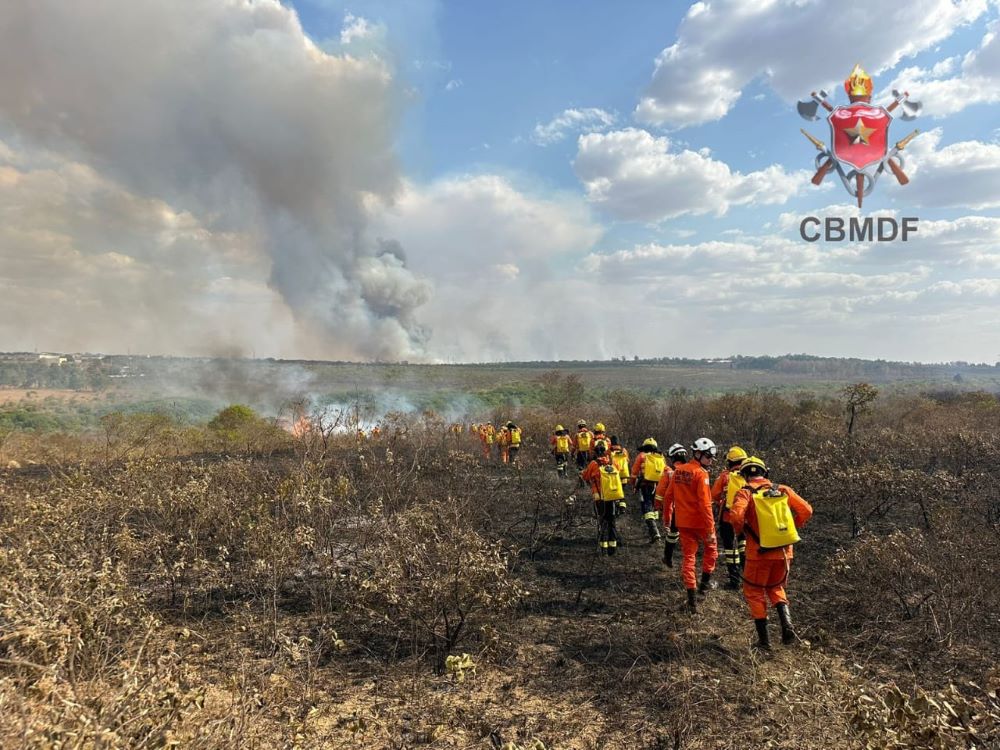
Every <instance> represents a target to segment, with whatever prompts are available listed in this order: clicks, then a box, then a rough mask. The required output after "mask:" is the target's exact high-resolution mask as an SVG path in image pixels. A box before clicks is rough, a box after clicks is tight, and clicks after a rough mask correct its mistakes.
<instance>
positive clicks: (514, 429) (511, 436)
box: [504, 422, 521, 464]
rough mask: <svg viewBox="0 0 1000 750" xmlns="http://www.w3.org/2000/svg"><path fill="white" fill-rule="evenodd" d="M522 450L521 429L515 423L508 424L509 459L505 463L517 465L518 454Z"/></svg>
mask: <svg viewBox="0 0 1000 750" xmlns="http://www.w3.org/2000/svg"><path fill="white" fill-rule="evenodd" d="M519 450H521V428H520V427H518V426H517V425H516V424H514V423H513V422H508V423H507V459H506V460H505V461H504V463H511V464H513V463H517V452H518V451H519Z"/></svg>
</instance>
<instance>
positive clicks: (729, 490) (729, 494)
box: [726, 471, 747, 510]
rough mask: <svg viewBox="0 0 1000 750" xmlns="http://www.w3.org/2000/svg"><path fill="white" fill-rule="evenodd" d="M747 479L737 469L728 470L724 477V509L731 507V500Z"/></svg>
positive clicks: (732, 500) (734, 498) (730, 508)
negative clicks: (727, 474)
mask: <svg viewBox="0 0 1000 750" xmlns="http://www.w3.org/2000/svg"><path fill="white" fill-rule="evenodd" d="M746 483H747V480H746V479H744V478H743V475H742V474H740V473H739V472H738V471H730V472H729V477H728V478H727V479H726V510H732V509H733V502H734V501H735V500H736V493H737V492H739V491H740V490H741V489H742V488H743V485H745V484H746Z"/></svg>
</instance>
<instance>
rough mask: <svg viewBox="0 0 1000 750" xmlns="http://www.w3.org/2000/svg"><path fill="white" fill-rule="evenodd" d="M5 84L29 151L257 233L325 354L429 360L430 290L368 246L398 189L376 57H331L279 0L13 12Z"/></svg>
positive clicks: (0, 57)
mask: <svg viewBox="0 0 1000 750" xmlns="http://www.w3.org/2000/svg"><path fill="white" fill-rule="evenodd" d="M0 75H2V78H3V80H4V85H3V86H2V87H0V125H2V126H4V127H6V128H13V132H14V134H15V136H16V137H17V138H18V139H19V140H21V141H23V142H24V143H26V144H30V145H34V146H35V147H44V148H46V149H50V150H51V151H53V152H55V153H58V154H60V155H62V156H63V157H65V158H69V159H75V160H78V161H81V162H84V163H87V164H89V165H90V166H92V167H93V168H94V169H96V170H97V171H98V172H100V173H102V174H104V175H107V176H108V177H110V178H112V179H114V180H116V181H118V182H119V183H121V184H122V185H123V186H125V187H127V188H128V189H129V190H132V191H134V192H136V193H139V194H141V195H145V196H149V197H151V198H158V199H162V200H164V201H166V202H167V203H169V204H170V205H171V206H174V207H177V208H179V209H183V210H186V211H189V212H191V213H192V214H193V215H195V216H197V217H198V218H199V220H200V221H201V222H202V223H203V224H205V225H206V226H209V227H211V229H212V230H213V231H220V232H226V231H232V232H239V233H248V235H249V236H252V237H254V238H255V240H256V241H257V242H259V243H260V244H261V246H262V247H264V248H265V249H266V252H267V254H268V255H269V257H270V259H271V264H272V266H271V268H272V270H271V285H272V286H273V287H274V288H275V289H276V290H277V291H278V292H279V293H280V294H281V296H282V297H283V298H284V299H285V301H286V302H287V304H288V305H289V306H290V308H291V309H292V310H293V311H294V312H295V314H296V316H297V317H298V319H299V320H300V321H301V322H302V323H304V324H305V326H306V327H307V328H309V329H311V330H312V331H313V333H314V334H315V335H317V336H319V337H320V340H321V341H322V342H323V343H322V346H323V350H324V353H325V354H327V355H330V356H352V355H353V356H364V357H384V358H398V357H402V356H413V355H419V354H420V352H421V342H422V336H421V332H420V331H419V329H418V328H417V326H416V325H415V323H414V321H413V313H414V310H415V309H416V308H417V307H418V306H420V305H421V304H423V303H424V302H425V301H426V300H427V299H428V297H429V294H430V290H429V286H428V285H427V284H426V283H425V282H424V281H422V280H420V279H419V278H417V277H415V276H414V275H413V274H412V273H411V272H410V271H409V270H408V269H407V268H406V266H405V263H404V262H403V260H402V259H403V257H404V256H403V254H402V253H401V252H386V251H385V250H384V249H383V248H382V247H380V245H379V244H378V242H377V241H376V240H375V238H372V237H370V236H369V235H368V233H367V221H368V215H369V213H370V211H371V207H372V206H374V205H378V204H380V203H384V202H390V201H391V200H392V198H393V196H394V194H395V192H396V191H397V189H398V186H399V177H398V171H397V166H396V162H395V159H394V155H393V152H392V136H393V132H392V131H393V128H394V125H395V120H396V118H395V112H394V87H393V81H392V76H391V73H390V71H389V70H388V68H387V67H386V66H385V64H384V63H383V62H381V61H379V60H378V59H377V58H375V57H370V58H355V57H351V56H348V55H334V54H329V53H326V52H324V51H323V50H321V49H319V48H318V47H317V46H316V45H315V44H313V43H312V42H311V41H310V40H309V39H308V37H306V35H305V34H304V33H303V30H302V28H301V26H300V24H299V21H298V18H297V16H296V15H295V13H294V12H293V11H291V10H289V9H287V8H284V7H282V6H281V5H280V4H279V3H278V2H277V1H276V0H253V1H251V0H164V1H162V2H135V0H100V1H99V2H79V3H77V2H66V1H65V0H5V2H4V3H3V4H2V6H0ZM154 314H155V311H154Z"/></svg>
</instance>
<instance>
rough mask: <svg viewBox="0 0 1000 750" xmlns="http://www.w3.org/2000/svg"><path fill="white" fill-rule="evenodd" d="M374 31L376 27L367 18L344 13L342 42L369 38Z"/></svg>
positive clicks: (347, 42) (341, 31)
mask: <svg viewBox="0 0 1000 750" xmlns="http://www.w3.org/2000/svg"><path fill="white" fill-rule="evenodd" d="M374 33H375V28H374V26H373V25H372V24H371V23H370V22H369V21H368V19H367V18H361V17H360V16H355V15H352V14H351V13H346V14H345V15H344V25H343V27H341V29H340V43H341V44H350V43H351V42H353V41H354V40H355V39H368V38H370V37H372V36H373V35H374Z"/></svg>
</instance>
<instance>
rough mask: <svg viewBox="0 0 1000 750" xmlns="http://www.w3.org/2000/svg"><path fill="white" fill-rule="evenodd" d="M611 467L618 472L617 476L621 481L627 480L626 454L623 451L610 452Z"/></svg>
mask: <svg viewBox="0 0 1000 750" xmlns="http://www.w3.org/2000/svg"><path fill="white" fill-rule="evenodd" d="M611 465H612V466H614V467H615V468H616V469H617V470H618V476H620V477H621V478H622V481H624V480H626V479H628V472H629V468H628V454H627V453H626V452H625V451H612V452H611Z"/></svg>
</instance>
